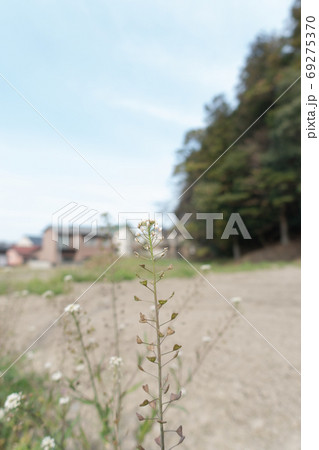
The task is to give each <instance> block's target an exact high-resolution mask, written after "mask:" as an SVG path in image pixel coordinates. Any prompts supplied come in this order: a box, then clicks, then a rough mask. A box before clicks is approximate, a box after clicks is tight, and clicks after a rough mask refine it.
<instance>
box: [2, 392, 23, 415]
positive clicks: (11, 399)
mask: <svg viewBox="0 0 319 450" xmlns="http://www.w3.org/2000/svg"><path fill="white" fill-rule="evenodd" d="M21 399H22V392H19V393H16V392H13V394H10V395H8V397H7V399H6V401H5V403H4V409H5V410H6V411H10V410H11V409H15V408H17V407H18V406H20V405H21Z"/></svg>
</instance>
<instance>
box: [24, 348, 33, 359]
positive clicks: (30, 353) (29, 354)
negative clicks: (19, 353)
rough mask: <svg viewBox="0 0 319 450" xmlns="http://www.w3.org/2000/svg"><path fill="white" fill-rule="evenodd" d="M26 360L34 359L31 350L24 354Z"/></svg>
mask: <svg viewBox="0 0 319 450" xmlns="http://www.w3.org/2000/svg"><path fill="white" fill-rule="evenodd" d="M26 357H27V359H29V360H32V359H34V352H33V351H32V350H31V351H30V352H28V353H27V354H26Z"/></svg>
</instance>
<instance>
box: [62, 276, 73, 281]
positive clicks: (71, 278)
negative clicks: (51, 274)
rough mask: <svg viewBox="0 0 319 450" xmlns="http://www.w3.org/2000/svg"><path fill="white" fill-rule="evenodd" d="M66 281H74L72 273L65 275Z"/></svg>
mask: <svg viewBox="0 0 319 450" xmlns="http://www.w3.org/2000/svg"><path fill="white" fill-rule="evenodd" d="M63 280H64V281H72V280H73V277H72V275H65V277H64V278H63Z"/></svg>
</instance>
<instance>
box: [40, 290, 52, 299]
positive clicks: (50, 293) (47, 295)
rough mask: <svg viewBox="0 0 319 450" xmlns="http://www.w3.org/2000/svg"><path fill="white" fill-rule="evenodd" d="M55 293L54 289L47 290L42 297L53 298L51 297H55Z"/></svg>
mask: <svg viewBox="0 0 319 450" xmlns="http://www.w3.org/2000/svg"><path fill="white" fill-rule="evenodd" d="M53 295H54V293H53V291H45V292H43V294H42V297H43V298H51V297H53Z"/></svg>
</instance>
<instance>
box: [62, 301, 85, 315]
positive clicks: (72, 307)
mask: <svg viewBox="0 0 319 450" xmlns="http://www.w3.org/2000/svg"><path fill="white" fill-rule="evenodd" d="M80 309H81V307H80V305H79V304H78V303H71V304H70V305H68V306H66V307H65V308H64V311H65V312H66V313H70V314H72V313H76V312H80Z"/></svg>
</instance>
